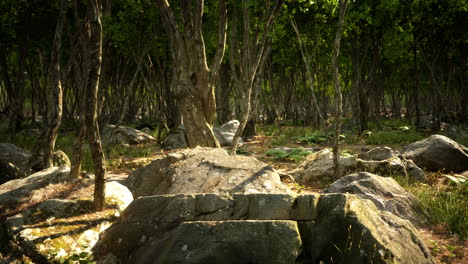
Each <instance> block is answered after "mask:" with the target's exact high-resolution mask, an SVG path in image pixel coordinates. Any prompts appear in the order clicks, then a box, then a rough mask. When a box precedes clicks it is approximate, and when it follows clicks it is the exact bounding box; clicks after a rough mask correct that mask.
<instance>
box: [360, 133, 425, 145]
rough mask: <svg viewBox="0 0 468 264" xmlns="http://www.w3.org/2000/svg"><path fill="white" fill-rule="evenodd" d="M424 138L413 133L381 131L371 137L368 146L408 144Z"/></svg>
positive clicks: (367, 140) (368, 139) (367, 141)
mask: <svg viewBox="0 0 468 264" xmlns="http://www.w3.org/2000/svg"><path fill="white" fill-rule="evenodd" d="M423 138H424V136H423V135H421V134H419V133H417V132H415V131H414V130H413V131H411V130H410V131H379V132H374V133H371V134H370V135H369V137H368V138H367V139H366V144H368V145H397V144H408V143H412V142H415V141H418V140H421V139H423Z"/></svg>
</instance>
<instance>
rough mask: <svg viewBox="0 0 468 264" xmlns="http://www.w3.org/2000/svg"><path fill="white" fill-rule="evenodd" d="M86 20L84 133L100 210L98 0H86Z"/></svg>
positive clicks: (102, 177)
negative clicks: (86, 76)
mask: <svg viewBox="0 0 468 264" xmlns="http://www.w3.org/2000/svg"><path fill="white" fill-rule="evenodd" d="M88 15H89V19H90V34H89V47H88V51H89V63H90V64H89V70H88V73H89V77H88V82H87V85H86V99H87V100H86V135H87V137H88V143H89V148H90V151H91V156H92V158H93V163H94V174H95V184H94V206H95V209H96V210H98V211H102V210H103V209H104V206H105V183H106V162H105V158H104V153H103V151H102V145H101V137H100V134H99V126H98V123H97V120H98V119H97V110H98V109H97V108H98V105H97V103H98V102H97V99H98V88H99V78H100V74H101V63H102V24H101V18H102V2H101V0H89V1H88Z"/></svg>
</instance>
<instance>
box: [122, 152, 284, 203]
mask: <svg viewBox="0 0 468 264" xmlns="http://www.w3.org/2000/svg"><path fill="white" fill-rule="evenodd" d="M124 185H126V186H127V187H128V188H129V189H130V191H131V192H132V194H133V196H134V197H139V196H146V195H157V194H177V193H261V192H264V193H287V192H290V190H289V188H287V187H286V186H285V185H283V183H282V182H281V180H280V177H279V175H278V173H277V172H276V170H274V169H273V168H272V167H271V166H269V165H268V164H265V163H263V162H260V161H258V160H257V159H255V158H253V157H246V156H229V155H228V154H227V152H226V151H225V150H223V149H221V148H213V149H212V148H200V147H198V148H195V149H188V150H184V151H180V152H175V153H171V154H169V155H168V156H167V157H165V158H162V159H157V160H154V161H153V162H151V164H150V165H148V166H146V167H143V168H141V169H138V170H136V171H134V172H132V173H131V174H130V175H129V177H128V178H127V180H126V181H125V182H124Z"/></svg>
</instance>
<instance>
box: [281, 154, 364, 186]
mask: <svg viewBox="0 0 468 264" xmlns="http://www.w3.org/2000/svg"><path fill="white" fill-rule="evenodd" d="M340 161H341V169H342V171H349V170H351V169H353V168H356V167H357V159H356V157H355V156H351V157H348V156H341V159H340ZM334 167H335V165H334V163H333V153H332V152H331V151H330V150H329V149H323V150H320V151H318V152H315V153H312V154H310V155H308V156H306V158H305V160H304V161H303V162H301V163H300V164H299V166H298V167H297V168H295V169H294V170H292V171H290V172H288V174H290V175H292V176H293V177H294V179H295V180H296V182H298V183H300V184H305V183H308V182H312V181H316V180H317V179H321V178H331V177H332V176H333V173H334V172H333V170H334Z"/></svg>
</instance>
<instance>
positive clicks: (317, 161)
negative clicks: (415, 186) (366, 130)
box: [288, 147, 425, 184]
mask: <svg viewBox="0 0 468 264" xmlns="http://www.w3.org/2000/svg"><path fill="white" fill-rule="evenodd" d="M340 162H341V163H340V165H341V170H342V171H343V173H345V174H349V173H354V172H360V171H366V172H372V173H376V174H379V175H388V176H394V175H396V176H404V177H409V178H410V180H413V181H422V180H424V179H425V174H424V172H423V171H422V170H421V169H420V168H419V167H418V166H416V165H415V164H414V163H413V162H412V161H411V160H407V159H405V158H403V157H401V156H399V155H397V152H395V151H394V150H392V149H390V148H388V147H380V148H375V149H372V150H369V151H368V152H365V153H361V154H359V155H346V156H345V155H342V156H340ZM334 168H335V164H334V161H333V153H332V152H331V151H330V150H329V149H322V150H320V151H318V152H315V153H312V154H310V155H308V156H307V157H306V159H305V160H304V161H303V162H302V163H301V164H299V166H298V167H297V168H295V169H293V170H291V171H289V172H288V174H289V175H292V177H293V178H294V179H295V180H296V181H297V182H298V183H301V184H307V183H310V182H313V181H317V180H319V179H326V178H332V177H333V175H334Z"/></svg>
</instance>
